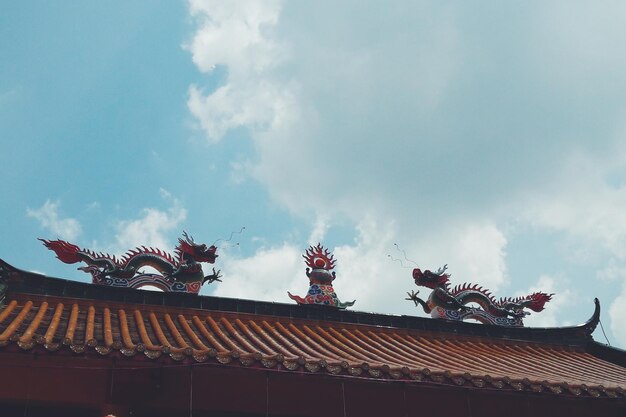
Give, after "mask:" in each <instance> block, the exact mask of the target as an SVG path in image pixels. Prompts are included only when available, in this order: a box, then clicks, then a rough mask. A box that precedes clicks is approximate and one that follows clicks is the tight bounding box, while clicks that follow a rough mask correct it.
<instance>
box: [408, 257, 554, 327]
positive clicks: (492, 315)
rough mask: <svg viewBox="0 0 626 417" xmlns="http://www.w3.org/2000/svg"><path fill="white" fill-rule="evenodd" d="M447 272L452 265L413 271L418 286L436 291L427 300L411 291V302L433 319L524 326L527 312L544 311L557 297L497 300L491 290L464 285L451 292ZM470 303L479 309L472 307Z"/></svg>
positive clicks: (409, 294)
mask: <svg viewBox="0 0 626 417" xmlns="http://www.w3.org/2000/svg"><path fill="white" fill-rule="evenodd" d="M447 269H448V265H444V266H443V267H441V268H439V269H438V270H437V271H435V272H432V271H429V270H426V271H423V272H422V270H420V269H419V268H415V269H414V270H413V279H414V280H415V284H416V285H419V286H422V287H426V288H430V289H432V290H433V291H432V292H431V293H430V295H429V296H428V299H427V300H426V301H424V300H422V299H421V298H419V297H418V296H417V294H418V293H419V291H417V292H414V291H411V292H408V293H407V294H408V296H409V297H408V298H407V300H410V301H413V302H414V303H415V305H416V306H418V305H421V306H422V308H423V309H424V312H426V313H429V314H430V315H431V317H432V318H437V319H447V320H455V321H462V320H466V319H474V320H477V321H479V322H481V323H485V324H495V325H499V326H513V327H522V326H524V323H523V321H522V319H523V318H524V317H525V316H527V315H529V314H530V313H529V312H527V311H524V309H525V308H527V309H530V310H532V311H535V312H540V311H542V310H543V308H544V305H545V303H547V302H548V301H550V300H551V299H552V296H553V295H554V294H546V293H544V292H535V293H533V294H530V295H527V296H525V297H517V298H510V297H509V298H501V299H500V300H496V299H495V298H494V297H493V296H492V295H491V293H490V292H489V291H488V290H486V289H483V288H482V287H480V286H478V285H476V284H474V285H472V284H468V283H464V284H463V285H461V286H458V285H457V286H456V287H454V288H452V289H451V288H450V283H449V278H450V275H449V274H446V273H445V271H446V270H447ZM469 303H474V304H476V305H478V306H479V307H470V306H468V304H469Z"/></svg>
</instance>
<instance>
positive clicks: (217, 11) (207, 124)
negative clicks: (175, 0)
mask: <svg viewBox="0 0 626 417" xmlns="http://www.w3.org/2000/svg"><path fill="white" fill-rule="evenodd" d="M190 11H191V15H192V16H194V17H195V18H196V21H197V22H198V30H197V31H196V33H195V36H194V37H193V39H192V41H191V42H190V43H189V44H188V45H186V48H187V49H188V50H189V51H190V52H191V54H192V58H193V61H194V62H195V63H196V65H197V66H198V68H199V69H200V70H202V71H203V72H211V71H213V70H214V69H215V68H216V66H218V65H225V66H227V68H228V81H227V83H226V85H223V86H220V87H219V88H217V89H216V90H215V91H212V92H210V93H208V94H205V93H203V92H202V91H201V89H200V88H198V87H197V86H195V85H192V86H191V87H190V88H189V100H188V107H189V110H190V111H191V113H192V114H193V115H194V116H196V118H197V119H198V121H199V122H200V125H201V127H202V129H203V130H204V131H205V132H206V134H207V138H208V139H209V140H211V141H214V142H217V141H219V140H220V139H221V138H222V137H223V136H224V134H225V133H226V132H227V131H228V130H229V129H233V128H236V127H249V128H252V129H257V130H260V131H263V130H266V129H272V128H274V127H276V126H279V125H280V124H281V123H285V119H286V118H288V116H289V112H290V108H292V107H293V101H294V99H293V96H292V93H291V92H290V89H289V88H287V87H286V86H285V85H278V84H276V83H275V82H273V81H272V79H271V77H268V76H267V74H268V72H269V71H270V70H271V69H272V68H274V67H275V66H276V65H277V64H278V63H279V62H281V61H282V60H283V59H284V56H285V55H286V54H287V53H288V51H287V49H286V48H285V47H284V46H282V45H279V44H278V43H277V42H276V41H275V40H274V39H273V36H272V34H271V30H272V28H273V26H275V25H276V23H277V21H278V16H279V14H280V2H258V1H239V2H235V1H233V2H223V1H201V0H198V1H191V2H190Z"/></svg>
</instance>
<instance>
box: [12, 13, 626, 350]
mask: <svg viewBox="0 0 626 417" xmlns="http://www.w3.org/2000/svg"><path fill="white" fill-rule="evenodd" d="M625 20H626V4H624V3H623V2H611V1H607V2H602V4H597V3H596V4H591V3H589V2H576V1H567V2H560V1H548V2H545V1H542V2H539V1H537V2H533V1H531V2H507V3H494V2H464V1H443V2H442V1H425V2H419V1H397V0H394V1H390V2H379V1H365V0H359V1H348V0H346V1H341V2H336V1H284V2H283V1H228V2H224V1H209V0H191V1H187V2H185V1H171V2H158V3H155V2H148V1H139V0H137V1H109V2H96V1H87V0H82V1H65V2H55V3H51V2H45V1H28V2H13V3H12V4H11V5H9V6H8V7H5V8H3V13H2V14H0V51H2V55H1V57H0V63H1V65H0V144H1V146H2V152H0V175H1V179H2V180H1V181H0V194H1V195H2V198H0V214H1V215H2V216H1V217H2V219H4V220H3V227H2V238H1V239H0V258H2V259H4V260H5V261H7V262H8V263H10V264H12V265H14V266H16V267H18V268H21V269H25V270H32V271H36V272H40V273H44V274H47V275H50V276H55V277H62V278H66V279H72V280H79V281H85V282H87V281H89V280H90V276H89V275H87V274H85V273H83V272H82V271H78V270H76V266H77V265H66V264H62V263H61V262H59V261H58V260H56V259H55V258H54V255H53V254H52V253H51V252H49V251H48V250H46V249H45V248H44V247H43V245H41V242H39V241H38V240H37V238H39V237H41V238H46V239H56V238H61V239H65V240H68V241H70V242H72V243H75V244H77V245H78V246H80V247H82V248H90V249H93V250H96V251H103V252H108V253H111V254H116V255H120V254H122V253H124V252H125V251H126V250H128V249H130V248H133V247H135V246H137V245H146V246H154V247H158V248H161V249H164V250H168V251H172V250H173V248H174V246H175V244H176V241H177V238H178V237H179V236H181V234H182V232H183V230H186V231H187V232H189V234H191V235H193V236H194V238H195V240H196V241H202V242H205V243H207V244H211V243H214V242H216V241H217V243H216V244H217V246H218V254H219V255H220V256H219V258H218V260H217V262H216V264H215V267H216V268H218V269H221V271H222V274H223V282H221V283H213V284H210V285H207V286H205V287H204V288H203V289H202V291H201V294H205V295H215V296H225V297H236V298H245V299H256V300H267V301H275V302H281V303H290V302H292V301H291V300H290V299H289V298H288V297H287V291H290V292H291V293H293V294H298V295H304V294H305V293H306V291H307V289H308V279H307V278H306V275H305V268H306V265H305V264H304V260H303V259H302V256H301V255H302V254H303V253H304V250H305V249H306V248H307V247H308V246H309V245H310V244H317V243H318V242H321V243H322V244H323V245H324V246H326V247H327V248H329V249H330V250H331V251H332V252H333V253H334V256H335V258H336V259H337V267H336V269H335V270H336V272H337V279H336V280H335V282H334V286H335V290H336V292H337V294H338V296H339V298H340V299H341V300H343V301H349V300H354V299H356V304H355V305H354V307H352V309H354V310H359V311H370V312H377V313H386V314H408V315H417V316H425V313H424V312H423V311H421V310H418V309H417V308H416V307H415V306H414V305H413V303H412V302H410V301H406V300H405V299H404V298H405V297H406V293H407V292H408V291H410V290H418V289H419V288H417V287H416V286H415V284H414V283H413V280H412V278H411V270H412V268H413V267H415V265H419V267H420V268H422V269H431V270H435V269H437V268H439V267H440V266H442V265H444V264H448V272H450V273H451V275H452V276H451V281H452V284H453V285H455V284H461V283H463V282H471V283H476V284H480V285H482V286H484V287H486V288H489V289H490V290H491V291H492V292H493V294H494V295H495V296H496V297H497V298H499V297H506V296H522V295H527V294H529V293H531V292H534V291H544V292H548V293H554V294H555V295H554V298H553V300H552V301H551V302H549V303H548V304H547V305H546V309H545V311H543V312H541V313H533V314H532V315H531V316H529V318H527V319H526V321H525V322H526V325H528V326H539V327H552V326H567V325H575V324H579V323H582V322H584V321H586V320H587V319H588V318H589V317H590V316H591V314H592V312H593V299H594V297H598V298H599V299H600V302H601V305H602V316H601V320H602V321H601V322H602V328H603V329H604V332H605V333H606V336H605V334H603V333H602V329H600V328H599V329H597V330H596V332H595V333H594V338H595V339H596V340H598V341H599V342H603V343H606V342H607V341H608V342H609V343H610V344H611V345H613V346H618V347H621V348H624V347H626V325H624V320H623V317H624V316H625V315H626V216H624V213H625V212H626V100H625V97H626V52H625V51H626V50H625V49H624V47H623V45H624V39H626V26H625V25H624V24H623V22H624V21H625ZM244 227H245V229H243V230H242V228H244ZM231 236H232V238H231ZM220 239H221V240H220ZM209 269H210V268H209ZM205 270H207V269H205ZM427 294H428V290H427V289H425V288H422V289H421V295H422V296H423V298H425V297H426V296H427Z"/></svg>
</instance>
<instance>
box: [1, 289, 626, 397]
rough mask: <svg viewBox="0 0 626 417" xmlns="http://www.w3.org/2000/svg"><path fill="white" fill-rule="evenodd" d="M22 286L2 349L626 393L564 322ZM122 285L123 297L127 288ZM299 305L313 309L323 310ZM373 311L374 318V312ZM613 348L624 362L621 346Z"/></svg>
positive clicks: (617, 370)
mask: <svg viewBox="0 0 626 417" xmlns="http://www.w3.org/2000/svg"><path fill="white" fill-rule="evenodd" d="M22 278H24V277H22ZM26 278H28V277H26ZM35 278H36V279H40V278H37V277H35ZM35 278H33V279H35ZM46 279H48V280H54V279H52V278H46ZM55 282H56V284H54V285H57V284H58V285H59V286H60V285H61V283H62V282H65V283H67V281H62V280H56V281H55ZM54 285H52V286H51V287H50V288H52V287H53V286H54ZM71 285H74V284H71ZM80 285H86V286H89V285H88V284H80ZM80 285H79V286H80ZM14 287H15V286H14ZM17 287H18V289H17V290H11V289H10V290H9V293H8V294H7V300H6V304H5V306H4V307H2V308H1V309H0V346H3V348H2V349H13V350H15V349H17V347H19V348H21V349H23V350H32V349H35V350H37V349H40V350H47V351H51V352H56V353H55V354H60V355H62V354H65V355H68V354H69V355H74V354H78V355H96V356H99V355H102V356H105V357H106V356H110V355H119V356H123V357H128V358H132V359H139V360H146V359H149V360H153V361H164V360H165V361H169V360H173V361H182V362H191V363H193V362H198V363H202V362H209V361H213V362H216V363H220V364H224V365H226V364H228V365H231V366H232V365H237V366H247V367H261V368H270V369H275V370H279V371H292V372H305V373H306V372H314V373H329V374H332V375H343V376H347V377H366V378H376V379H393V380H403V381H406V382H407V383H415V382H417V381H421V382H423V383H430V384H451V385H458V386H468V387H477V388H483V387H484V388H498V389H505V390H517V391H530V392H547V393H554V394H564V395H582V396H609V397H619V398H626V391H625V389H626V368H625V367H624V366H623V364H618V363H612V362H609V361H607V360H603V359H601V358H599V357H597V355H594V354H592V353H593V352H592V351H591V349H590V348H589V346H594V345H595V342H592V341H590V340H588V336H589V335H588V333H586V331H585V326H579V327H576V328H571V329H570V331H569V333H563V332H561V333H559V332H558V329H554V332H553V333H554V335H558V334H560V335H561V336H560V337H556V338H555V337H554V335H553V334H551V332H550V331H549V330H545V329H543V330H542V331H543V333H537V332H533V331H532V330H533V329H517V330H515V331H512V332H511V331H509V332H508V333H504V334H499V333H498V332H500V330H497V329H495V328H494V327H493V326H486V325H479V324H470V323H454V324H450V323H446V325H444V326H441V325H439V327H433V328H432V329H429V328H428V326H430V324H429V323H431V322H434V321H435V320H431V319H417V320H418V321H419V322H420V323H421V322H422V321H423V322H424V323H426V324H425V325H424V328H415V327H417V326H410V325H406V326H389V325H385V326H381V325H376V324H360V323H354V322H349V321H350V320H349V319H350V318H351V317H353V316H351V315H349V314H348V315H346V316H345V318H346V319H345V320H332V319H328V320H320V319H311V318H297V317H292V315H288V314H272V313H271V312H270V311H269V310H271V309H268V314H259V313H246V312H240V311H239V312H238V311H218V310H204V309H199V308H189V307H181V306H177V305H176V304H179V305H180V304H181V303H180V302H176V300H178V301H180V300H181V299H180V298H178V297H175V298H171V299H168V298H167V297H166V296H161V297H163V298H161V299H160V300H161V303H160V304H158V305H157V304H156V303H146V302H145V300H144V302H143V303H142V302H129V301H123V300H119V298H118V301H110V300H102V299H100V300H99V299H97V297H87V296H85V295H83V296H80V295H79V296H76V295H75V296H73V297H70V296H67V294H65V295H64V293H67V291H66V290H63V291H62V292H61V293H58V291H57V293H55V294H53V293H54V292H55V291H54V290H48V291H45V290H42V291H40V294H33V292H36V291H34V290H33V291H28V290H25V288H27V287H28V285H26V286H24V285H22V287H21V290H20V289H19V287H20V286H19V285H18V286H17ZM91 287H92V288H93V286H91ZM33 288H34V287H33ZM64 288H66V287H64ZM85 288H87V287H85ZM109 290H110V289H109ZM130 291H135V293H133V294H136V293H137V291H136V290H130ZM109 294H110V292H109ZM119 294H122V295H121V296H120V297H125V295H124V294H130V293H128V292H123V291H122V292H118V296H119ZM144 294H147V293H144ZM146 296H147V297H148V294H147V295H146ZM151 296H152V297H155V295H151ZM191 297H195V299H198V298H202V297H197V296H191ZM113 298H115V297H113ZM163 300H165V301H163ZM168 300H169V301H168ZM172 300H175V301H174V302H171V301H172ZM182 304H184V303H182ZM262 304H272V305H276V306H280V305H277V304H273V303H262ZM244 305H245V304H244ZM295 307H297V308H300V309H304V310H299V311H300V312H302V311H304V312H307V311H309V312H312V314H316V312H322V311H323V309H324V307H322V306H295ZM307 309H308V310H307ZM307 314H308V313H307ZM354 316H355V317H358V314H357V313H354ZM376 317H378V316H376V315H371V317H370V318H371V319H372V320H373V321H377V319H376ZM381 320H383V319H381ZM383 321H384V320H383ZM390 321H393V320H392V319H390ZM400 321H401V320H400ZM448 324H450V325H448ZM518 330H519V331H518ZM489 332H492V333H493V334H495V335H496V336H494V335H490V334H489ZM516 332H517V333H516ZM587 332H588V329H587ZM537 334H541V336H537ZM533 335H534V336H533ZM563 335H566V336H563ZM567 335H569V336H567ZM572 335H574V336H572ZM575 335H578V336H575ZM575 337H578V338H579V339H578V341H577V340H576V338H575ZM539 339H541V340H539ZM560 339H566V342H563V341H561V340H560ZM590 343H591V345H590ZM18 350H19V349H18ZM0 352H1V350H0ZM617 352H618V353H617V356H618V357H619V358H620V360H623V358H624V355H621V353H619V352H620V351H617ZM613 353H614V354H615V351H613ZM622 353H623V352H622ZM613 362H619V361H613Z"/></svg>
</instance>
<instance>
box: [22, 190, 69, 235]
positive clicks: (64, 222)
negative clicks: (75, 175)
mask: <svg viewBox="0 0 626 417" xmlns="http://www.w3.org/2000/svg"><path fill="white" fill-rule="evenodd" d="M26 214H27V215H28V217H32V218H34V219H36V220H38V221H39V224H40V225H41V227H42V228H44V229H46V230H48V231H50V232H51V233H52V234H53V235H55V236H54V237H55V238H56V237H59V238H62V239H66V240H69V241H72V240H74V239H76V237H78V235H80V233H81V225H80V223H79V222H78V220H76V219H73V218H71V217H68V218H61V217H59V202H58V201H56V202H53V201H50V200H46V202H45V203H44V204H43V206H41V207H40V208H38V209H30V208H27V209H26Z"/></svg>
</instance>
